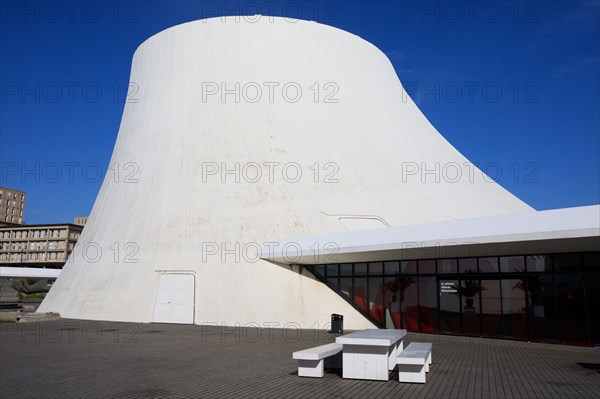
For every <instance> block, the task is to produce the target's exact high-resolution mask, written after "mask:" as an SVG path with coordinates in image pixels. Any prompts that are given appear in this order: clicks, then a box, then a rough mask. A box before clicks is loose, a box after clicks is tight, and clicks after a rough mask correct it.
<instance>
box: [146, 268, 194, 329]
mask: <svg viewBox="0 0 600 399" xmlns="http://www.w3.org/2000/svg"><path fill="white" fill-rule="evenodd" d="M194 294H195V283H194V275H193V274H161V275H160V277H159V280H158V291H157V292H156V301H155V303H154V315H153V317H152V321H153V322H155V323H177V324H194V297H195V295H194Z"/></svg>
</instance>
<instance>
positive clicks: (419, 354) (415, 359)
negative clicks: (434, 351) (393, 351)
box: [396, 342, 432, 384]
mask: <svg viewBox="0 0 600 399" xmlns="http://www.w3.org/2000/svg"><path fill="white" fill-rule="evenodd" d="M431 347H432V345H431V344H430V343H426V342H413V343H411V344H410V345H408V346H407V347H406V348H405V349H404V350H403V351H402V352H401V353H400V354H399V355H398V358H397V359H396V364H398V381H400V382H416V383H420V384H425V373H427V372H429V365H430V364H431Z"/></svg>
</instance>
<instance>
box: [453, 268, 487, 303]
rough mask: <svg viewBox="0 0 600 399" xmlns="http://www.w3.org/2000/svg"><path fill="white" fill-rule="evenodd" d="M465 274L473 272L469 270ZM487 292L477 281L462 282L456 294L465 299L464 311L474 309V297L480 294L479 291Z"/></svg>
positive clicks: (473, 271)
mask: <svg viewBox="0 0 600 399" xmlns="http://www.w3.org/2000/svg"><path fill="white" fill-rule="evenodd" d="M465 273H475V270H473V269H469V270H467V271H466V272H465ZM484 290H487V288H485V287H484V286H482V285H481V281H479V280H473V279H469V280H462V281H461V284H460V286H459V287H458V292H460V294H461V295H462V296H463V297H464V298H465V305H466V306H465V309H469V310H471V309H475V307H474V306H473V304H474V303H475V296H476V295H478V294H480V293H481V291H484Z"/></svg>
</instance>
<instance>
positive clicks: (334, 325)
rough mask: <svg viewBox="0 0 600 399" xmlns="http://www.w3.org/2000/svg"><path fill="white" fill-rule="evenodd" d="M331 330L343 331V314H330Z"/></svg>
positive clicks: (338, 332) (339, 332)
mask: <svg viewBox="0 0 600 399" xmlns="http://www.w3.org/2000/svg"><path fill="white" fill-rule="evenodd" d="M331 332H332V333H333V334H342V333H343V332H344V316H342V315H341V314H336V313H333V314H332V315H331Z"/></svg>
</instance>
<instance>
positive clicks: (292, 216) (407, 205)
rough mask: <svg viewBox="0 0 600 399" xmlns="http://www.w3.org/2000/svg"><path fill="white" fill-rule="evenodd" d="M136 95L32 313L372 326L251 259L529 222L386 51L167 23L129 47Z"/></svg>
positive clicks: (329, 297) (260, 29)
mask: <svg viewBox="0 0 600 399" xmlns="http://www.w3.org/2000/svg"><path fill="white" fill-rule="evenodd" d="M131 82H132V83H133V84H134V86H132V90H131V91H130V100H132V101H129V102H127V104H126V106H125V110H124V113H123V118H122V122H121V127H120V130H119V134H118V138H117V142H116V144H115V148H114V152H113V155H112V159H111V169H109V171H108V174H107V176H106V177H105V180H104V182H103V185H102V188H101V190H100V192H99V194H98V197H97V199H96V202H95V204H94V207H93V211H92V213H91V215H90V218H89V221H88V223H87V225H86V227H85V229H84V230H83V234H82V236H81V238H80V240H79V245H78V247H77V248H76V249H75V250H74V251H73V253H72V254H71V257H70V260H69V261H68V262H67V264H66V265H65V268H64V269H63V271H62V273H61V276H60V277H59V278H58V280H57V281H56V283H55V285H54V286H53V288H52V290H51V291H50V293H49V294H48V295H47V297H46V299H45V300H44V302H43V304H42V305H41V307H40V311H42V312H47V311H53V312H59V313H60V314H61V316H63V317H68V318H79V319H96V320H114V321H135V322H152V321H156V322H181V323H195V324H202V323H219V324H220V323H225V324H227V325H235V324H236V323H240V324H242V325H243V324H246V323H252V322H254V323H258V324H259V325H262V324H264V323H269V322H273V323H279V326H280V327H284V326H286V325H287V326H295V324H291V325H290V324H288V323H297V324H298V325H300V326H302V327H306V328H308V327H314V326H323V325H324V324H325V323H327V322H328V321H329V319H330V315H331V313H341V314H343V315H344V317H345V320H344V323H345V327H346V328H368V327H372V326H373V323H372V321H371V320H369V319H368V318H367V317H365V316H364V315H363V314H361V312H359V311H358V310H357V309H356V307H355V306H352V305H351V304H350V303H349V302H348V301H345V300H344V299H343V298H342V297H341V296H340V295H338V294H337V293H335V292H334V291H333V290H331V289H330V288H329V287H327V286H326V285H325V284H323V283H322V282H321V281H319V280H317V279H316V278H315V277H314V276H313V275H312V274H311V273H310V272H308V271H307V270H306V268H303V267H300V266H295V265H287V264H285V263H291V264H293V263H294V262H279V261H278V262H269V261H268V260H264V259H259V256H258V255H257V249H258V248H263V249H264V248H269V245H271V244H269V243H270V242H273V241H274V240H277V239H280V238H281V237H293V236H312V235H316V234H333V233H341V232H345V231H348V230H356V229H367V228H376V227H379V228H386V226H400V225H413V224H421V223H430V222H442V221H449V220H456V219H469V218H479V217H488V216H495V215H507V214H515V213H530V212H534V210H533V209H532V208H530V207H529V206H528V205H526V204H525V203H523V202H522V201H520V200H519V199H517V198H516V197H515V196H513V195H512V194H511V193H509V192H507V191H506V190H505V189H503V188H502V187H501V186H499V185H498V184H496V183H493V182H490V181H489V179H488V178H487V177H486V176H485V175H484V174H483V173H482V172H481V171H480V170H478V169H477V168H475V167H474V166H473V165H471V164H469V163H468V160H467V159H466V158H465V157H464V156H462V155H461V154H460V153H459V152H458V151H457V150H456V149H455V148H454V147H452V145H450V144H449V143H448V142H447V141H446V140H445V139H444V138H443V137H442V136H441V135H440V134H439V133H438V132H437V131H436V129H435V128H434V127H433V126H432V125H431V124H430V123H429V121H428V120H427V118H426V117H425V116H424V115H423V114H422V113H421V112H420V111H419V109H418V107H417V106H416V105H415V104H414V103H413V102H412V101H411V99H410V98H409V97H408V96H407V95H406V93H405V92H404V90H403V88H402V84H401V82H400V81H399V79H398V77H397V75H396V73H395V72H394V68H393V66H392V64H391V63H390V61H389V59H388V58H387V57H386V56H385V54H384V53H382V52H381V51H380V50H379V49H377V48H376V47H375V46H373V45H372V44H370V43H368V42H367V41H365V40H363V39H361V38H360V37H358V36H355V35H353V34H350V33H348V32H344V31H342V30H339V29H336V28H332V27H329V26H325V25H321V24H318V23H315V22H307V21H291V20H288V19H282V18H269V17H262V18H257V19H256V20H255V21H254V22H251V21H249V20H247V19H239V20H235V19H234V18H232V17H229V18H214V19H208V20H201V21H195V22H190V23H186V24H182V25H178V26H175V27H173V28H170V29H167V30H165V31H163V32H160V33H158V34H157V35H155V36H153V37H151V38H149V39H148V40H146V41H145V42H144V43H143V44H142V45H141V46H140V47H139V48H138V49H137V51H136V52H135V54H134V57H133V62H132V70H131ZM436 168H437V169H436ZM426 171H429V172H428V173H426ZM304 244H306V243H303V245H304ZM333 244H334V245H335V243H333ZM294 248H295V247H294V246H293V245H292V246H291V247H290V248H289V249H290V250H291V251H293V250H294ZM276 250H281V248H277V249H276ZM280 255H281V254H280ZM263 257H268V256H265V255H264V253H263ZM280 257H281V256H280ZM290 257H293V253H292V254H290ZM320 261H321V260H320ZM315 263H320V262H315Z"/></svg>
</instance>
